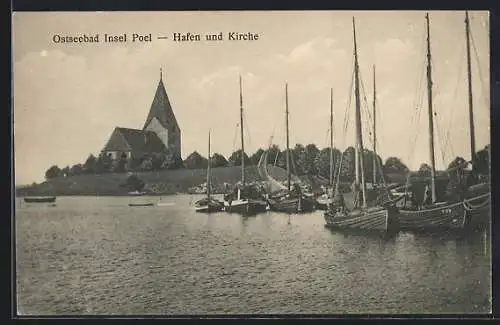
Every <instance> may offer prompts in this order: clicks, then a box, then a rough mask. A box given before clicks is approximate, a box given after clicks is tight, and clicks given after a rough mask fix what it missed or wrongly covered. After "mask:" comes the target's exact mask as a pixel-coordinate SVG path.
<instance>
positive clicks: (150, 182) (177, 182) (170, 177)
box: [15, 166, 286, 197]
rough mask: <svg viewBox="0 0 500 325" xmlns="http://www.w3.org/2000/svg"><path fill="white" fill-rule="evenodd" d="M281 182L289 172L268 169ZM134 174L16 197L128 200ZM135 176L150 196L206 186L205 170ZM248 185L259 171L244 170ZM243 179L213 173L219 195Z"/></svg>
mask: <svg viewBox="0 0 500 325" xmlns="http://www.w3.org/2000/svg"><path fill="white" fill-rule="evenodd" d="M269 171H270V174H272V176H273V177H274V178H276V179H277V180H278V181H284V180H286V171H285V170H284V169H282V168H279V167H271V166H270V168H269ZM130 175H132V174H131V173H107V174H100V175H92V174H87V175H77V176H69V177H57V178H54V179H51V180H48V181H45V182H43V183H40V184H36V185H32V186H23V187H18V188H16V189H15V194H16V197H24V196H126V195H129V194H128V192H129V191H130V189H127V188H126V187H123V186H122V185H123V184H124V183H125V182H126V180H127V179H128V177H129V176H130ZM135 175H136V176H137V177H138V178H139V179H140V180H142V181H143V182H144V183H145V191H146V192H148V193H147V195H154V196H160V195H175V194H177V193H181V194H189V190H190V188H193V187H196V186H198V185H200V184H202V183H204V182H206V178H207V171H206V170H205V169H178V170H161V171H150V172H139V173H135ZM245 177H246V180H247V182H256V181H262V179H261V177H260V175H259V173H258V170H257V167H256V166H249V167H246V168H245ZM240 179H241V167H239V166H234V167H219V168H213V169H212V170H211V180H212V184H213V185H214V186H215V187H218V188H220V189H219V190H217V191H216V192H223V191H222V188H223V187H224V185H225V184H230V185H231V184H235V183H237V182H239V181H240Z"/></svg>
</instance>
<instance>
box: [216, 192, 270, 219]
mask: <svg viewBox="0 0 500 325" xmlns="http://www.w3.org/2000/svg"><path fill="white" fill-rule="evenodd" d="M267 208H268V203H267V202H266V200H264V199H263V198H262V199H261V198H259V194H258V193H255V192H254V191H253V188H252V187H251V186H249V185H245V186H237V187H236V189H235V190H234V191H233V192H232V193H229V194H227V195H226V196H225V198H224V210H225V211H227V212H229V213H239V214H243V215H255V214H256V213H260V212H266V211H267Z"/></svg>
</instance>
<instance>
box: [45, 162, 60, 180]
mask: <svg viewBox="0 0 500 325" xmlns="http://www.w3.org/2000/svg"><path fill="white" fill-rule="evenodd" d="M60 175H61V169H60V168H59V167H57V166H56V165H53V166H51V167H50V168H49V169H47V171H46V172H45V179H47V180H49V179H52V178H56V177H58V176H60Z"/></svg>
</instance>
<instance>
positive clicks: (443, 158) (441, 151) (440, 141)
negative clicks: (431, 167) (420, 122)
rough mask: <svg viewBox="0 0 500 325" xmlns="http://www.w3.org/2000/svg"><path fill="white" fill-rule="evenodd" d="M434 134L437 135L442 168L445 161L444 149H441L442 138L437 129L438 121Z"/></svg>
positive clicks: (439, 130) (439, 129) (438, 128)
mask: <svg viewBox="0 0 500 325" xmlns="http://www.w3.org/2000/svg"><path fill="white" fill-rule="evenodd" d="M436 122H437V123H435V124H436V131H437V132H436V133H437V138H438V139H439V151H440V153H441V159H442V160H441V161H442V163H443V166H446V161H445V153H444V147H443V138H442V136H441V128H440V127H439V119H438V121H436Z"/></svg>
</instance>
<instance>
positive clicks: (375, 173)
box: [373, 64, 377, 185]
mask: <svg viewBox="0 0 500 325" xmlns="http://www.w3.org/2000/svg"><path fill="white" fill-rule="evenodd" d="M376 106H377V88H376V86H375V64H374V65H373V185H375V184H376V183H377V127H376V121H377V114H376Z"/></svg>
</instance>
